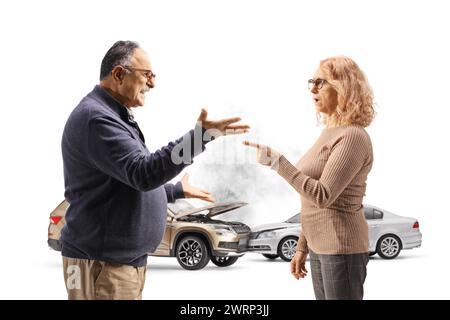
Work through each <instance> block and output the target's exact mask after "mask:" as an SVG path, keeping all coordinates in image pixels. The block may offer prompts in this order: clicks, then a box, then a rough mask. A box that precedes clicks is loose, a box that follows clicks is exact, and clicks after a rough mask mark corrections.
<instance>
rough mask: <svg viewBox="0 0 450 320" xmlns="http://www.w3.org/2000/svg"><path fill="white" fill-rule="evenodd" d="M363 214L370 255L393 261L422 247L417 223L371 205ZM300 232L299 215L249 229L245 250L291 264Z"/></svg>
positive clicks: (366, 207)
mask: <svg viewBox="0 0 450 320" xmlns="http://www.w3.org/2000/svg"><path fill="white" fill-rule="evenodd" d="M364 213H365V217H366V220H367V224H368V226H369V252H370V255H375V254H378V255H379V256H380V257H381V258H383V259H394V258H395V257H397V256H398V255H399V253H400V251H401V250H403V249H412V248H418V247H420V246H421V244H422V233H421V232H420V229H419V222H418V221H417V219H415V218H408V217H402V216H399V215H396V214H394V213H392V212H389V211H387V210H384V209H381V208H378V207H375V206H370V205H364ZM300 232H301V224H300V213H298V214H296V215H294V216H293V217H291V218H290V219H288V220H286V221H285V222H281V223H272V224H265V225H261V226H257V227H255V228H252V233H251V234H250V240H249V243H248V250H249V251H252V252H256V253H261V254H262V255H263V256H265V257H266V258H268V259H276V258H278V257H280V258H281V259H283V260H285V261H290V260H291V259H292V257H293V256H294V254H295V250H296V247H297V241H298V237H299V234H300Z"/></svg>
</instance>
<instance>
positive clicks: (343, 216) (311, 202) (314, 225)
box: [274, 126, 373, 254]
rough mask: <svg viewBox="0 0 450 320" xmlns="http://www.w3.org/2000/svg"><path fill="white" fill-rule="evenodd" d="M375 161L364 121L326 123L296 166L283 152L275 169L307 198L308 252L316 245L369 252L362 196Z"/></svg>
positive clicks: (304, 243)
mask: <svg viewBox="0 0 450 320" xmlns="http://www.w3.org/2000/svg"><path fill="white" fill-rule="evenodd" d="M372 162H373V153H372V144H371V141H370V137H369V135H368V134H367V132H366V131H365V130H364V128H362V127H359V126H340V127H331V128H325V129H324V130H323V131H322V133H321V135H320V137H319V139H318V140H317V141H316V143H315V144H314V145H313V146H312V148H311V149H309V150H308V151H307V152H306V153H305V154H304V156H303V157H302V158H301V159H300V161H299V162H298V163H297V165H296V166H294V165H292V164H291V163H290V162H289V161H288V160H287V159H286V158H285V157H283V156H281V157H280V159H279V161H278V162H277V163H276V164H275V165H274V169H277V171H278V173H279V174H280V175H281V176H282V177H283V178H284V179H286V181H287V182H289V183H290V184H291V185H292V186H293V187H294V188H295V190H297V192H298V193H300V198H301V204H302V214H301V223H302V232H301V235H300V239H299V242H298V246H297V250H300V251H304V252H308V248H310V249H311V250H313V251H314V252H315V253H319V254H351V253H363V252H367V251H368V246H369V244H368V242H369V241H368V228H367V222H366V220H365V218H364V209H363V206H362V201H363V197H364V195H365V190H366V180H367V175H368V173H369V171H370V169H371V168H372ZM277 166H278V168H276V167H277Z"/></svg>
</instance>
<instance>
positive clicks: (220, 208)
mask: <svg viewBox="0 0 450 320" xmlns="http://www.w3.org/2000/svg"><path fill="white" fill-rule="evenodd" d="M247 204H248V203H247V202H219V203H214V204H210V205H208V206H205V207H201V208H194V209H191V210H187V211H181V212H179V213H177V214H176V215H175V219H176V218H181V217H184V216H189V215H193V214H196V213H199V212H202V211H204V213H205V214H206V216H207V217H208V218H211V217H214V216H217V215H219V214H222V213H225V212H228V211H231V210H234V209H238V208H240V207H243V206H246V205H247Z"/></svg>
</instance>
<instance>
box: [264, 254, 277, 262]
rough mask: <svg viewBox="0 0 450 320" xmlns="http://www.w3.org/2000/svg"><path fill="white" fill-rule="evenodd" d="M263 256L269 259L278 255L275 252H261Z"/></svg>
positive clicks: (273, 258)
mask: <svg viewBox="0 0 450 320" xmlns="http://www.w3.org/2000/svg"><path fill="white" fill-rule="evenodd" d="M262 255H263V256H264V257H266V258H267V259H270V260H275V259H276V258H278V255H277V254H267V253H263V254H262Z"/></svg>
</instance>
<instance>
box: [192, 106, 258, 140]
mask: <svg viewBox="0 0 450 320" xmlns="http://www.w3.org/2000/svg"><path fill="white" fill-rule="evenodd" d="M207 117H208V111H206V110H205V109H202V112H201V113H200V116H199V117H198V119H197V123H198V124H199V125H201V126H202V128H203V129H204V130H211V132H210V133H211V135H212V136H215V137H217V136H222V135H229V134H240V133H246V132H248V130H249V129H250V126H249V125H246V124H233V123H236V122H239V121H241V118H239V117H234V118H228V119H221V120H208V119H207Z"/></svg>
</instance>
